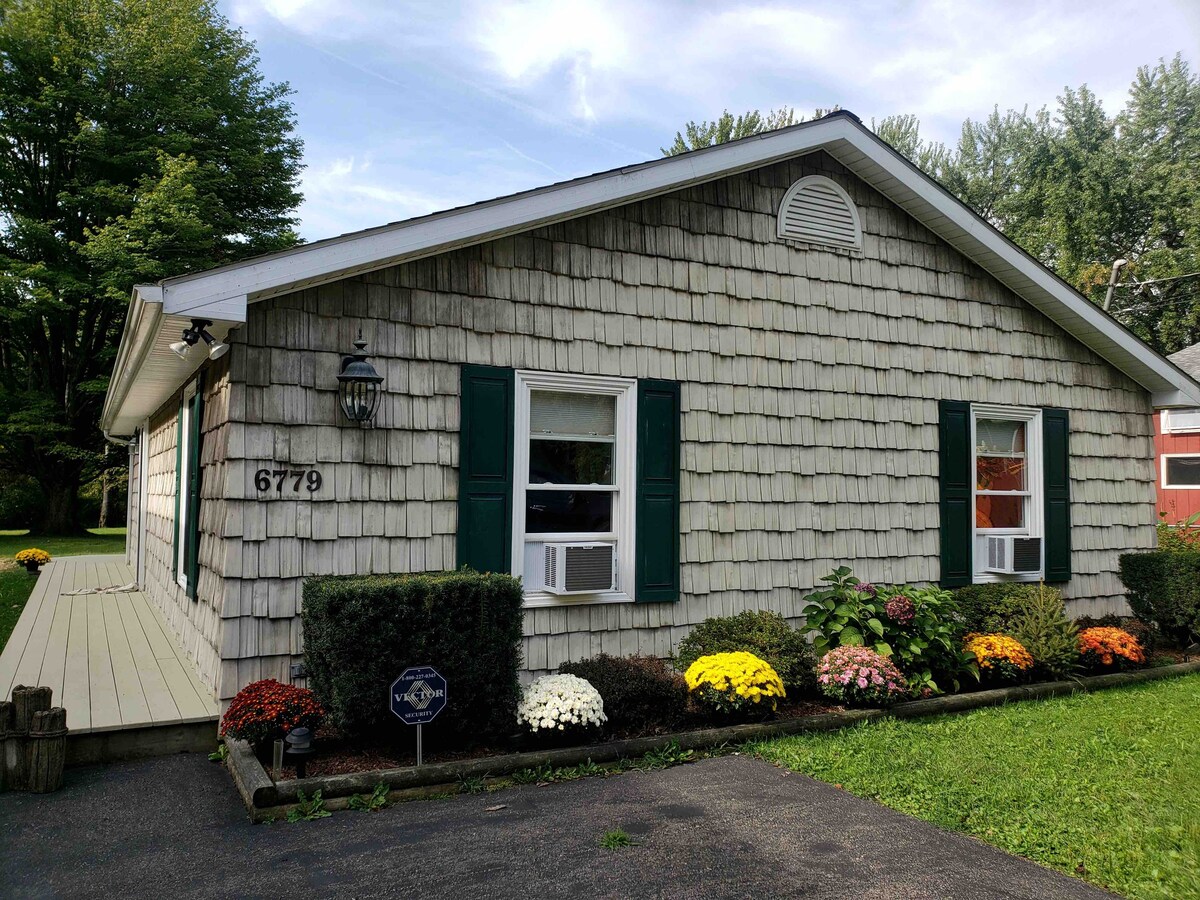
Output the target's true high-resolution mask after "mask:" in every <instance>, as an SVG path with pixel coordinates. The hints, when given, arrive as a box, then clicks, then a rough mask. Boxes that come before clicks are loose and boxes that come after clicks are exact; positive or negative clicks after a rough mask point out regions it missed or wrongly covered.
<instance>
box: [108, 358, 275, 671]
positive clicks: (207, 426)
mask: <svg viewBox="0 0 1200 900" xmlns="http://www.w3.org/2000/svg"><path fill="white" fill-rule="evenodd" d="M202 371H203V375H204V415H203V420H202V422H203V424H202V428H201V433H202V437H201V444H200V453H201V457H200V464H201V486H202V487H201V502H200V519H199V530H200V548H199V554H200V557H199V579H198V583H197V590H196V599H195V600H193V599H191V598H190V597H188V596H187V594H186V592H185V591H184V589H183V588H182V587H180V586H179V584H178V583H177V581H176V579H175V550H174V546H175V511H176V504H175V491H176V472H175V470H176V452H177V451H176V447H177V443H178V435H179V403H180V397H181V394H182V392H177V393H176V395H175V396H174V397H173V398H172V399H171V400H169V401H168V402H167V403H166V404H164V405H163V407H162V408H161V409H160V410H158V412H156V413H155V414H154V415H153V416H152V417H151V418H150V423H149V430H148V435H149V441H148V444H149V452H148V453H147V459H146V466H147V480H146V528H145V550H144V553H145V556H144V561H145V576H144V582H145V583H144V584H143V585H142V587H143V589H144V590H145V591H146V593H147V595H148V596H149V597H150V598H151V599H152V600H153V601H154V603H156V604H157V605H158V608H159V609H160V610H161V611H162V614H163V618H164V619H165V620H166V621H167V624H168V625H170V627H171V628H172V630H173V631H174V632H175V635H176V638H177V639H178V641H179V643H180V645H181V646H182V647H183V649H184V650H185V651H186V652H187V654H188V656H189V657H191V659H192V660H193V662H194V664H195V667H196V672H197V674H198V675H199V676H200V680H201V681H203V682H204V683H205V684H207V685H209V686H211V687H213V688H214V689H216V687H217V685H218V682H219V678H220V673H221V657H222V646H221V640H222V636H223V634H224V633H225V630H224V628H223V621H222V618H221V616H222V608H223V606H224V602H223V601H224V578H223V576H224V574H225V565H224V554H225V551H226V548H227V547H228V546H229V543H228V542H227V541H225V540H223V539H222V533H223V529H224V524H225V522H224V519H225V515H226V509H227V505H228V504H227V502H226V501H225V499H224V497H225V494H226V483H225V472H226V469H227V466H228V463H227V462H226V458H227V456H228V435H229V432H230V425H229V421H228V403H229V395H230V383H229V378H228V364H227V362H226V360H225V359H221V360H218V361H217V362H216V363H215V364H212V365H208V366H205V368H204V369H203V370H202ZM130 521H131V522H133V521H135V520H134V519H132V518H131V520H130ZM135 559H136V557H135ZM235 649H236V648H235ZM286 670H287V667H286V665H285V666H284V672H283V674H284V675H285V676H286V674H287V671H286Z"/></svg>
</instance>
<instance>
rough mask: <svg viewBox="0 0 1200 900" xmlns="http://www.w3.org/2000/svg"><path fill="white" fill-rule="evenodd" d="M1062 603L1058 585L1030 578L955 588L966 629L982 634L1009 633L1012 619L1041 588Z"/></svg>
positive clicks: (1040, 591) (1035, 598)
mask: <svg viewBox="0 0 1200 900" xmlns="http://www.w3.org/2000/svg"><path fill="white" fill-rule="evenodd" d="M1043 591H1044V592H1045V593H1046V594H1047V595H1049V596H1050V597H1052V598H1054V599H1055V600H1057V602H1058V603H1060V604H1061V603H1062V592H1061V591H1060V590H1059V589H1058V588H1053V587H1046V586H1045V585H1040V584H1031V583H1030V582H1027V581H1023V582H1014V581H999V582H994V583H992V584H968V585H966V586H965V587H960V588H958V589H957V590H955V591H954V599H955V600H957V601H958V609H959V615H961V616H962V624H963V629H964V630H965V631H967V632H979V633H980V634H1008V633H1010V632H1011V631H1012V624H1013V622H1014V621H1015V620H1016V619H1017V618H1018V617H1020V615H1021V614H1022V613H1023V612H1024V610H1025V609H1026V608H1027V607H1028V606H1029V605H1030V604H1032V603H1036V602H1038V601H1039V598H1040V597H1041V596H1042V592H1043Z"/></svg>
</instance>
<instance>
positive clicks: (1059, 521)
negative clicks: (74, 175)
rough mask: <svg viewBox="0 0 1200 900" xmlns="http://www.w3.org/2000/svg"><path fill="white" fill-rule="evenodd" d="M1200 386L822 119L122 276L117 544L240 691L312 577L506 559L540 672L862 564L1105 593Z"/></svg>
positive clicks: (115, 429) (1095, 608)
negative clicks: (126, 466) (416, 214)
mask: <svg viewBox="0 0 1200 900" xmlns="http://www.w3.org/2000/svg"><path fill="white" fill-rule="evenodd" d="M201 328H203V329H204V332H203V335H202V336H200V335H199V330H200V329H201ZM185 329H187V330H188V338H189V340H191V341H193V342H194V346H193V347H191V349H190V351H188V348H187V346H186V343H185V342H180V341H179V340H178V339H179V337H180V334H181V332H182V331H183V330H185ZM360 336H361V341H362V342H365V348H362V347H360V348H359V353H360V356H362V357H365V359H361V360H359V361H357V362H356V361H355V360H353V358H351V360H350V361H351V362H352V363H353V364H354V365H355V366H357V367H359V368H361V365H360V363H365V365H366V366H369V367H373V368H374V370H376V371H377V372H378V374H379V375H380V376H382V383H381V385H380V387H379V397H378V403H377V410H376V411H375V412H374V417H373V421H372V422H371V423H370V424H371V426H372V427H369V428H365V427H362V426H361V425H360V424H359V423H358V422H355V421H352V420H351V419H350V418H349V417H348V416H347V414H346V412H345V411H344V410H343V405H342V402H341V400H342V398H341V395H340V394H339V388H340V386H341V385H342V382H339V380H338V376H339V374H342V367H343V366H344V365H345V364H346V361H347V355H348V354H350V353H352V352H353V347H352V345H353V344H354V342H355V341H357V340H359V339H360ZM210 341H211V342H212V343H211V344H210V343H209V342H210ZM172 342H175V343H176V347H175V348H174V349H175V350H176V351H179V353H184V356H183V357H182V358H181V356H180V355H179V354H178V353H177V352H173V350H172V347H171V346H170V345H171V344H172ZM223 342H227V343H228V345H229V348H230V349H229V350H228V352H227V353H224V354H223V355H221V353H222V351H223V349H224V346H223ZM210 347H211V349H212V352H211V353H208V354H206V353H205V350H206V349H209V348H210ZM185 351H187V352H186V353H185ZM210 357H216V358H210ZM364 371H369V370H364ZM356 390H357V388H356ZM362 390H363V393H362V394H361V395H360V396H358V399H353V398H351V399H352V401H353V402H352V403H351V405H350V409H351V412H352V413H354V414H355V415H358V414H359V413H360V412H361V413H363V414H369V413H370V412H371V411H372V410H371V409H370V408H368V407H371V406H372V405H373V403H374V402H375V401H374V400H373V399H372V398H371V395H370V393H369V388H367V387H363V388H362ZM1198 406H1200V384H1197V383H1196V382H1195V381H1194V380H1193V379H1192V378H1191V377H1190V376H1189V375H1187V374H1186V373H1184V372H1183V371H1181V370H1180V369H1179V368H1177V367H1176V366H1175V365H1173V364H1172V363H1170V362H1169V361H1167V360H1166V359H1164V358H1162V357H1160V356H1159V355H1157V354H1156V353H1154V352H1153V351H1152V350H1150V349H1149V348H1148V347H1147V346H1146V345H1145V344H1143V343H1142V342H1140V341H1139V340H1138V339H1137V338H1136V337H1134V336H1133V335H1132V334H1131V333H1130V332H1128V331H1127V330H1125V329H1124V328H1123V327H1121V326H1120V325H1119V324H1118V323H1117V322H1115V321H1114V320H1113V319H1112V318H1110V317H1109V316H1108V315H1106V314H1105V313H1104V312H1102V311H1101V310H1100V309H1098V308H1097V307H1096V306H1094V305H1093V304H1091V303H1089V302H1088V301H1087V300H1086V299H1085V298H1083V297H1082V296H1080V295H1079V294H1077V293H1076V292H1075V291H1074V290H1072V289H1071V288H1070V287H1069V286H1068V285H1066V284H1065V283H1063V282H1062V281H1060V280H1059V279H1058V278H1056V277H1055V276H1054V275H1053V274H1052V273H1050V272H1049V271H1048V270H1046V269H1045V268H1044V267H1042V266H1041V265H1039V264H1038V263H1037V261H1035V260H1034V259H1032V258H1031V257H1029V256H1028V255H1026V254H1025V253H1023V252H1022V251H1021V250H1020V249H1018V248H1017V247H1016V246H1014V245H1013V244H1011V243H1010V242H1008V241H1007V240H1006V239H1005V238H1004V237H1003V236H1002V235H1001V234H1000V233H999V232H997V231H996V230H995V229H993V228H992V227H990V226H989V225H988V224H987V223H986V222H984V221H983V220H982V219H980V218H979V217H978V216H976V215H975V214H974V213H972V212H971V211H970V210H969V209H968V208H967V207H965V206H964V205H962V204H961V203H959V202H958V201H957V200H956V199H954V198H953V197H952V196H951V195H950V194H949V193H947V192H946V190H945V189H943V188H942V187H941V186H940V185H938V184H937V183H936V182H934V181H933V180H931V179H930V178H928V177H927V176H926V175H924V174H922V173H921V172H920V171H919V170H918V169H917V168H915V167H914V166H913V165H912V164H911V163H909V162H908V161H907V160H905V159H904V158H903V157H902V156H900V155H899V154H897V153H896V152H895V151H893V150H892V149H891V148H890V147H889V146H887V145H886V144H885V143H883V142H882V141H880V140H879V139H878V138H876V137H875V136H874V135H873V134H872V133H871V132H870V131H869V130H867V129H866V128H864V127H863V126H862V124H861V123H860V122H859V120H858V119H857V118H856V117H854V116H853V115H852V114H850V113H847V112H839V113H834V114H832V115H830V116H827V117H825V118H822V119H819V120H817V121H814V122H809V123H805V124H802V125H797V126H794V127H791V128H786V129H782V130H779V131H774V132H770V133H766V134H763V135H760V136H757V137H753V138H747V139H745V140H740V141H736V142H732V143H728V144H723V145H719V146H715V147H711V148H707V149H704V150H698V151H695V152H692V153H688V154H685V155H682V156H677V157H673V158H667V159H660V160H654V161H652V162H647V163H643V164H640V165H635V166H630V167H627V168H621V169H615V170H613V171H609V172H603V173H600V174H597V175H593V176H589V177H586V178H579V179H575V180H572V181H566V182H562V183H559V184H554V185H550V186H548V187H544V188H540V189H537V190H532V191H527V192H524V193H520V194H515V195H512V196H509V197H502V198H499V199H496V200H490V201H487V202H484V203H478V204H475V205H473V206H466V207H462V208H458V209H451V210H447V211H445V212H441V213H437V214H434V215H429V216H423V217H420V218H416V219H411V220H408V221H404V222H399V223H396V224H393V225H387V226H383V227H380V228H374V229H370V230H367V231H362V232H358V233H354V234H348V235H344V236H341V237H336V238H333V239H330V240H325V241H318V242H315V243H312V244H306V245H303V246H300V247H296V248H294V249H292V250H288V251H285V252H281V253H276V254H273V255H269V256H263V257H259V258H255V259H249V260H245V261H243V262H239V263H236V264H233V265H228V266H225V267H222V268H218V269H213V270H211V271H207V272H201V273H196V274H190V275H182V276H180V277H178V278H170V279H167V280H165V281H163V282H161V283H159V284H156V285H144V286H139V287H138V288H136V290H135V291H134V295H133V298H132V301H131V305H130V310H129V318H128V323H127V325H126V328H125V332H124V335H123V337H122V340H121V345H120V349H119V353H118V358H117V362H116V367H115V371H114V373H113V378H112V382H111V387H110V389H109V393H108V396H107V398H106V402H105V406H104V411H103V417H102V424H103V428H104V430H105V432H106V433H107V434H108V435H109V436H111V437H113V438H114V439H127V440H128V441H129V442H130V443H129V447H130V498H129V526H130V528H129V535H130V537H129V548H128V553H129V560H130V564H131V565H133V566H135V567H136V571H137V574H138V578H139V581H140V583H141V584H142V585H143V587H144V589H145V590H146V591H148V592H149V593H150V595H151V596H152V597H153V598H154V600H155V602H156V603H157V604H159V605H160V607H161V608H162V610H163V611H164V615H165V617H166V619H167V621H168V622H169V623H170V626H171V628H172V629H174V631H175V632H176V634H177V635H178V637H179V640H180V641H181V642H182V644H183V646H184V647H185V648H186V650H187V652H188V653H189V654H190V655H191V657H192V658H193V659H194V660H195V663H196V667H197V671H198V673H199V675H200V677H201V678H202V679H203V680H204V682H205V683H206V684H209V685H211V686H212V688H213V690H214V691H215V693H216V696H217V697H218V698H220V699H222V700H226V701H227V700H228V699H229V698H231V697H232V696H233V695H234V693H235V692H236V691H237V690H238V688H240V687H241V686H242V685H244V684H246V683H248V682H250V681H253V680H255V679H258V678H261V677H275V678H278V679H280V680H284V681H286V680H288V679H289V678H291V677H293V676H294V675H298V674H299V672H300V670H299V668H298V667H297V668H293V666H294V664H296V663H298V662H299V661H300V660H301V651H302V643H303V636H302V633H301V625H300V620H299V618H298V611H299V604H300V600H301V586H302V582H303V581H304V579H305V577H306V576H311V575H316V574H329V573H334V574H338V573H369V572H411V571H423V570H439V569H447V568H455V567H459V566H463V565H469V566H472V567H475V568H478V569H485V570H502V571H508V572H512V573H513V574H515V575H519V576H520V577H521V578H522V579H523V582H524V585H525V589H526V602H527V607H528V614H527V615H526V617H525V639H524V640H525V646H524V652H525V665H526V667H527V669H528V671H529V672H541V671H548V670H553V669H554V668H556V667H557V666H558V665H559V664H560V663H562V662H564V661H566V660H568V659H575V658H579V657H583V656H586V655H589V654H593V653H596V652H599V651H608V652H612V653H622V654H626V653H634V652H641V653H646V654H657V655H660V656H661V655H667V654H668V653H669V652H670V651H671V650H672V647H673V646H674V645H675V643H676V642H677V641H678V639H679V638H680V637H682V636H683V635H684V634H685V633H686V632H687V631H688V629H689V628H690V627H691V626H692V625H693V624H695V623H697V622H699V621H701V620H703V619H704V618H705V617H708V616H712V615H720V614H730V613H734V612H737V611H739V610H743V609H754V608H770V609H775V610H778V611H780V612H782V613H783V614H784V615H785V616H787V617H789V618H792V619H796V618H797V617H798V616H799V614H800V611H801V608H802V605H803V604H802V599H801V598H802V597H803V596H804V594H805V593H807V592H808V591H809V590H810V589H812V588H813V586H814V585H815V584H817V583H818V580H819V579H820V578H821V577H822V576H823V575H825V574H827V573H828V572H829V571H831V570H832V569H833V568H835V567H837V566H839V565H843V564H845V565H849V566H852V567H853V568H854V570H855V572H856V573H858V574H859V575H860V576H861V577H863V578H864V579H868V580H871V581H877V582H940V583H941V584H943V585H946V586H955V585H962V584H966V583H969V582H972V581H990V580H1002V579H1018V580H1037V579H1039V578H1044V579H1045V580H1047V581H1049V582H1055V583H1058V584H1061V585H1062V587H1063V590H1064V592H1065V595H1066V597H1068V598H1069V600H1070V602H1071V608H1072V609H1073V610H1074V611H1075V612H1076V613H1078V614H1083V613H1089V614H1100V613H1104V612H1107V611H1112V610H1116V609H1118V608H1120V607H1121V604H1122V603H1123V599H1122V598H1123V589H1122V587H1121V584H1120V582H1119V581H1118V579H1117V576H1116V569H1117V556H1118V554H1120V553H1122V552H1125V551H1129V550H1137V549H1146V548H1150V547H1152V546H1154V542H1155V531H1154V521H1155V492H1154V481H1155V475H1154V457H1153V435H1152V433H1151V428H1150V422H1151V415H1150V413H1151V412H1152V411H1153V410H1156V409H1172V408H1178V407H1198ZM581 591H582V592H581Z"/></svg>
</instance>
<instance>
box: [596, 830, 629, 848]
mask: <svg viewBox="0 0 1200 900" xmlns="http://www.w3.org/2000/svg"><path fill="white" fill-rule="evenodd" d="M600 846H601V847H602V848H604V849H605V850H619V849H620V848H621V847H632V846H633V838H631V837H630V836H629V834H628V832H626V831H624V830H622V829H620V828H610V829H609V830H608V831H606V832H604V834H603V835H602V836H601V838H600Z"/></svg>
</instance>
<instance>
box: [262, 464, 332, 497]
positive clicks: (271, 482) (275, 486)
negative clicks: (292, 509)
mask: <svg viewBox="0 0 1200 900" xmlns="http://www.w3.org/2000/svg"><path fill="white" fill-rule="evenodd" d="M321 481H322V479H321V473H320V472H318V471H317V470H316V469H259V470H258V471H257V472H255V473H254V487H255V489H256V490H257V491H258V492H259V493H260V494H265V493H267V492H268V491H271V490H274V491H275V493H277V494H280V495H282V494H283V491H284V489H285V488H291V490H292V493H294V494H299V493H300V488H301V486H302V485H303V487H304V489H305V490H306V491H308V492H309V493H310V494H314V493H316V492H317V491H319V490H320V489H321Z"/></svg>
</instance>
